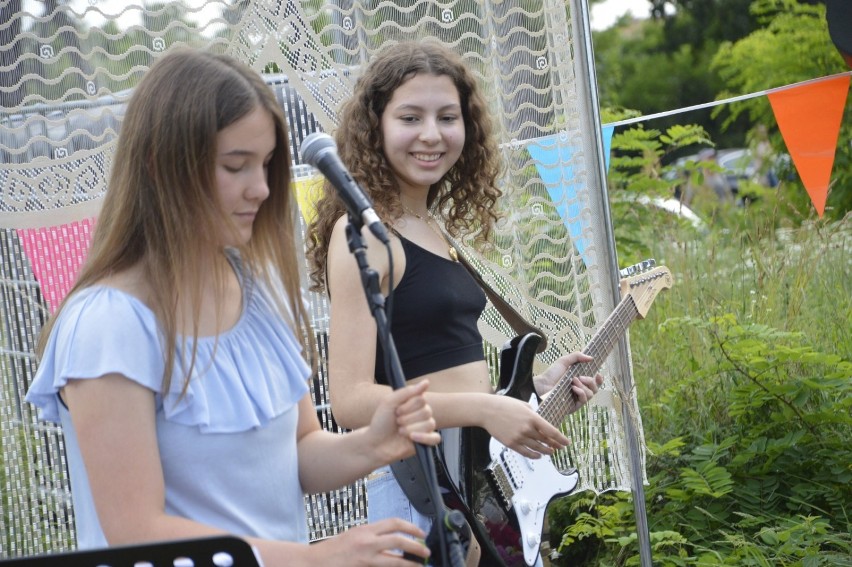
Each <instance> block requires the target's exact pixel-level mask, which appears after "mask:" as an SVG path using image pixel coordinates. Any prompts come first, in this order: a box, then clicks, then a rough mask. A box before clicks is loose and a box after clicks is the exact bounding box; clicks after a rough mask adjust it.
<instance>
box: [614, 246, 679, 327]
mask: <svg viewBox="0 0 852 567" xmlns="http://www.w3.org/2000/svg"><path fill="white" fill-rule="evenodd" d="M655 264H656V262H655V261H654V260H645V261H643V262H640V263H638V264H634V265H633V266H629V267H627V268H624V269H623V270H620V271H619V274H620V275H621V276H622V280H621V296H622V298H626V297H627V296H628V295H629V296H631V297H632V298H633V302H634V303H635V304H636V310H637V311H638V312H639V317H640V318H644V317H645V315H646V314H647V313H648V309H650V308H651V304H652V303H654V300H655V299H656V298H657V294H659V293H660V291H662V290H664V289H669V288H670V287H672V273H671V272H670V271H669V269H668V268H666V267H665V266H656V265H655Z"/></svg>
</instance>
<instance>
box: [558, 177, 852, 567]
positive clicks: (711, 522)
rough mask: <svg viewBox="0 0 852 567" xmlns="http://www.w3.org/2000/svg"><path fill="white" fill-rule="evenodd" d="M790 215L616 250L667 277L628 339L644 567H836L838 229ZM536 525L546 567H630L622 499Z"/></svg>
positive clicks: (844, 238) (849, 389)
mask: <svg viewBox="0 0 852 567" xmlns="http://www.w3.org/2000/svg"><path fill="white" fill-rule="evenodd" d="M613 164H614V165H615V164H616V162H613ZM636 171H639V169H637V170H636ZM616 178H618V177H617V176H616ZM621 179H622V180H624V186H623V187H622V188H626V187H629V183H630V175H629V174H628V175H625V176H623V177H621ZM618 190H619V189H618V188H616V189H615V192H616V193H617V191H618ZM613 200H614V201H615V202H618V201H620V200H622V199H620V196H619V195H618V194H615V195H614V196H613ZM792 210H793V208H789V207H787V206H786V204H785V203H784V202H783V198H782V197H781V196H780V194H779V195H770V196H768V197H767V198H763V199H760V200H758V201H757V202H756V203H754V204H752V205H750V206H747V207H738V208H731V209H728V210H719V211H717V213H718V214H717V215H716V216H714V217H712V219H711V222H709V223H707V225H706V227H705V228H704V230H703V231H695V230H693V229H691V228H688V227H684V226H682V225H681V224H679V223H673V222H666V223H656V224H655V226H654V230H653V231H652V230H638V229H637V230H634V231H633V232H632V234H634V235H638V236H637V237H636V238H634V239H626V240H617V242H618V243H619V245H621V243H622V242H626V244H627V246H626V247H625V248H626V249H620V250H619V256H620V258H622V262H621V263H622V264H625V265H626V264H628V263H630V261H632V260H633V259H634V258H636V257H639V256H640V255H646V257H654V258H656V259H657V261H658V263H659V264H663V265H666V266H668V267H669V269H670V270H671V271H672V273H673V275H674V277H675V284H674V286H673V287H672V288H671V289H670V290H668V291H667V292H666V293H665V294H660V296H659V297H658V298H657V299H656V301H655V304H654V305H653V306H652V308H651V310H650V311H649V313H648V317H647V319H646V320H644V321H641V322H639V323H637V324H636V325H634V327H633V328H632V329H631V334H630V342H631V352H632V359H633V368H634V379H635V381H636V385H637V391H638V396H639V404H640V410H641V414H642V421H643V426H644V433H645V440H646V442H647V446H648V459H647V473H648V480H649V482H648V484H647V485H646V486H645V487H644V490H645V499H646V502H645V505H646V509H647V516H648V524H649V531H650V536H651V545H652V556H653V560H654V565H657V566H669V565H671V566H675V565H766V566H776V565H784V566H806V567H808V566H821V565H825V566H828V565H832V566H834V565H852V536H850V527H852V526H850V518H849V515H850V504H852V489H850V487H852V449H850V442H849V440H850V438H852V360H850V353H852V333H850V328H852V282H850V278H849V274H850V273H852V271H850V267H852V257H850V248H852V215H847V216H846V217H845V218H843V219H841V220H839V221H825V220H819V219H815V218H811V219H796V222H789V219H790V214H791V212H790V211H792ZM622 218H623V219H624V220H625V222H626V223H628V224H629V223H631V222H632V223H634V224H635V226H640V225H642V224H643V219H644V218H646V217H645V213H644V212H643V211H642V210H634V211H633V213H632V216H625V217H622ZM793 226H795V227H796V228H791V227H793ZM616 230H617V233H616V234H618V230H619V227H616ZM621 230H622V231H625V230H629V227H625V226H622V227H621ZM623 258H630V260H629V261H626V260H623ZM549 520H550V526H551V533H552V534H554V537H557V540H556V541H554V542H553V544H554V545H553V547H554V548H556V549H558V551H559V553H560V557H559V558H557V559H555V560H554V562H553V563H554V565H600V566H604V565H606V566H613V565H616V566H618V565H638V564H639V553H638V543H637V537H636V521H635V517H634V508H633V503H632V501H631V495H630V494H625V493H605V494H601V495H597V496H595V495H591V494H588V493H584V494H577V495H572V496H570V497H567V498H564V499H561V500H559V501H557V502H554V503H553V504H552V505H551V506H550V509H549ZM558 536H561V539H559V538H558Z"/></svg>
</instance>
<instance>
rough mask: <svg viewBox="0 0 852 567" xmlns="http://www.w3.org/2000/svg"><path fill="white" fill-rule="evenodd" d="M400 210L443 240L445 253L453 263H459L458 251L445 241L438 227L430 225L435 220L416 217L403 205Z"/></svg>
mask: <svg viewBox="0 0 852 567" xmlns="http://www.w3.org/2000/svg"><path fill="white" fill-rule="evenodd" d="M402 210H403V211H405V212H406V213H408V214H409V215H411V216H413V217H414V218H417V219H420V220H421V221H423V222H424V223H426V226H428V227H429V228H430V229H431V230H432V232H434V233H435V234H437V235H438V236H440V237H441V240H443V241H444V243H445V244H446V245H447V253H448V254H449V255H450V259H451V260H452V261H453V262H458V261H459V253H458V250H456V247H455V246H453V245H452V244H450V241H449V240H448V239H447V236H446V235H445V234H444V233H443V232H442V231H441V230H440V229H439V228H438V227H436V226H434V225H433V224H432V223H433V222H436V221H435V219H433V218H432V217H431V216H426V217H424V216H423V215H418V214H417V213H415V212H414V211H412V210H411V209H409V208H408V207H406V206H405V205H402Z"/></svg>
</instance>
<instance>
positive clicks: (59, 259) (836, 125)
mask: <svg viewBox="0 0 852 567" xmlns="http://www.w3.org/2000/svg"><path fill="white" fill-rule="evenodd" d="M850 75H852V71H850V72H846V73H840V74H837V75H831V76H828V77H822V78H819V79H813V80H810V81H805V82H802V83H796V84H792V85H788V86H784V87H778V88H775V89H769V90H766V91H761V92H758V93H751V94H748V95H742V96H739V97H734V98H729V99H725V100H718V101H714V102H711V103H706V104H702V105H697V106H691V107H688V108H681V109H677V110H671V111H667V112H664V113H659V114H651V115H646V116H640V117H637V118H631V119H628V120H623V121H620V122H611V123H607V124H604V125H603V126H602V138H603V145H604V155H605V156H606V160H605V161H606V166H607V168H608V167H609V154H610V152H611V142H612V135H613V132H614V130H615V128H616V127H618V126H624V125H627V124H632V123H637V122H642V121H647V120H652V119H654V118H659V117H662V116H668V115H671V114H677V113H682V112H687V111H689V110H696V109H698V108H706V107H709V106H715V105H719V104H726V103H730V102H735V101H738V100H744V99H746V98H753V97H757V96H767V97H768V98H769V102H770V104H771V106H772V110H773V112H774V114H775V119H776V120H777V121H778V127H779V129H780V131H781V135H782V136H783V138H784V142H785V144H786V145H787V149H788V151H789V153H790V156H791V158H792V160H793V163H794V165H795V166H796V169H797V171H798V173H799V176H800V177H801V179H802V183H803V184H804V186H805V189H806V190H807V192H808V195H809V196H810V198H811V201H812V203H813V205H814V207H815V208H816V211H817V213H818V214H819V216H820V217H822V216H823V213H824V210H825V201H826V197H827V195H828V187H829V184H830V178H831V170H832V167H833V165H834V156H835V149H836V146H837V139H838V135H839V132H840V124H841V121H842V118H843V110H844V108H845V105H846V98H847V95H848V92H849V84H850ZM527 150H528V151H529V153H530V156H531V157H532V158H533V160H535V162H536V168H537V170H538V172H539V175H540V176H541V179H542V181H543V182H544V184H545V186H546V187H547V188H548V191H549V192H550V194H551V198H552V199H553V202H554V203H555V204H556V205H557V210H558V212H559V215H560V216H561V217H562V218H563V219H569V218H575V217H577V216H578V214H579V210H578V207H579V206H580V205H579V204H578V202H577V201H576V198H577V195H578V192H579V191H581V190H582V188H581V187H579V186H578V185H577V184H576V183H572V184H569V185H566V181H565V180H566V179H568V180H570V179H574V178H575V177H574V175H573V172H572V171H570V169H571V165H570V164H571V156H570V153H571V151H570V149H569V148H568V146H567V145H566V144H564V143H561V142H560V138H559V135H558V134H556V135H552V136H547V137H544V138H539V139H536V140H530V141H529V142H528V143H527ZM316 181H317V180H316V179H305V180H297V181H296V194H297V196H298V199H299V204H300V206H301V207H302V210H303V214H306V215H307V216H310V213H311V212H312V210H313V207H312V202H313V200H314V197H312V196H311V195H313V194H314V193H315V192H316V191H317V190H318V187H317V183H316ZM94 221H95V219H94V218H90V219H83V220H81V221H77V222H71V223H67V224H62V225H60V226H52V227H47V228H30V229H19V230H18V236H19V239H20V242H21V246H22V247H23V249H24V252H25V253H26V255H27V257H29V259H30V262H31V265H32V268H33V272H34V275H35V276H36V279H38V281H39V282H40V284H41V288H42V292H43V294H44V298H45V300H46V302H47V305H48V308H49V310H50V311H51V312H53V311H55V309H56V308H57V306H58V305H59V303H60V302H61V300H62V298H63V297H64V296H65V294H66V293H67V292H68V290H69V289H70V288H71V285H72V284H73V281H74V278H75V276H76V273H77V271H78V269H79V267H80V266H81V265H82V263H83V261H84V259H85V256H86V253H87V251H88V246H89V243H90V240H91V234H92V232H93V230H94ZM569 229H570V231H571V238H572V240H573V241H574V244H575V245H576V246H577V248H578V250H579V252H580V253H581V254H582V253H583V249H584V247H585V244H586V243H585V240H584V238H583V234H582V232H583V226H582V223H570V226H569Z"/></svg>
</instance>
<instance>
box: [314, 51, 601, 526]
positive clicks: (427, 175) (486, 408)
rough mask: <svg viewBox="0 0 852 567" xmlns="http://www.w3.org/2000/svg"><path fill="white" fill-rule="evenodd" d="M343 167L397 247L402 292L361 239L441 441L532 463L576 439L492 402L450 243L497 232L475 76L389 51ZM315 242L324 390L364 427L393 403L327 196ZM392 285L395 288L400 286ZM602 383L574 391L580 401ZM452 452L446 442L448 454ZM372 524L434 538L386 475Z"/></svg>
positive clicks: (366, 93)
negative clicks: (468, 439)
mask: <svg viewBox="0 0 852 567" xmlns="http://www.w3.org/2000/svg"><path fill="white" fill-rule="evenodd" d="M335 138H336V141H337V145H338V148H339V154H340V158H341V160H342V161H343V163H344V164H345V165H346V166H347V168H348V169H349V171H350V172H351V174H352V176H353V177H354V178H355V180H356V181H357V182H358V183H359V184H360V185H361V187H363V188H364V190H365V191H366V192H367V193H368V194H369V196H370V197H371V199H372V200H373V202H374V208H375V210H376V212H377V213H378V215H379V217H380V218H382V219H383V222H384V223H385V225H386V226H387V228H388V229H389V231H390V234H391V238H390V240H391V242H390V250H391V252H392V255H393V259H394V271H393V281H392V282H391V281H390V278H391V274H390V263H389V259H388V256H387V254H386V250H385V247H384V246H383V245H382V244H381V243H380V242H379V241H378V239H376V238H375V237H374V236H373V235H372V234H371V233H369V231H366V230H365V231H363V236H364V239H365V242H366V244H367V259H368V263H369V265H370V267H371V268H373V269H374V270H376V271H377V272H378V275H379V279H380V283H381V289H382V292H383V293H384V294H386V295H387V294H388V293H389V290H390V289H391V287H392V288H393V294H394V299H393V313H392V316H391V321H390V324H391V332H392V335H393V339H394V342H395V346H396V349H397V351H398V355H399V358H400V362H401V365H402V369H403V373H404V375H405V378H406V380H407V381H408V382H409V383H416V382H419V381H421V380H424V379H428V381H429V390H428V391H427V393H426V399H427V400H428V401H429V404H430V406H431V407H432V410H433V412H434V417H435V420H436V422H437V426H438V427H439V428H442V429H445V430H446V429H447V428H458V427H469V426H478V427H482V428H485V429H486V430H488V432H489V433H490V434H491V435H492V436H493V437H496V438H497V439H498V440H500V441H501V442H502V443H503V444H505V445H506V446H508V447H510V448H511V449H513V450H515V451H517V452H519V453H521V454H522V455H524V456H526V457H530V458H537V457H540V456H541V455H542V454H548V455H549V454H552V453H553V451H554V450H556V449H559V448H562V447H565V445H566V444H567V443H568V439H567V438H566V437H565V436H564V435H563V434H562V433H561V432H560V431H559V429H557V428H556V427H554V426H552V425H551V424H549V423H548V422H547V421H546V420H545V419H543V418H542V417H541V416H539V415H538V414H536V412H535V411H534V410H533V409H532V408H531V407H530V406H529V405H528V404H526V403H524V402H521V401H520V400H517V399H514V398H511V397H509V396H495V395H492V394H493V388H492V384H491V381H490V379H489V374H488V368H487V366H486V361H485V357H484V353H483V343H482V337H481V335H480V334H479V331H478V329H477V320H478V318H479V316H480V314H481V313H482V310H483V309H484V308H485V302H486V298H485V295H484V293H483V291H482V290H481V289H480V287H479V286H478V285H477V284H476V282H475V281H474V279H473V278H472V277H471V275H470V274H469V273H468V272H467V270H466V268H465V267H464V266H463V265H462V264H461V263H459V262H458V260H457V252H456V250H455V249H453V248H452V246H451V245H449V243H448V241H447V239H446V238H445V236H444V233H443V231H446V232H447V233H449V234H450V235H452V236H454V237H462V238H465V237H471V238H472V240H473V241H474V243H476V245H482V244H485V243H486V242H487V240H488V237H489V235H490V234H491V231H492V228H493V226H494V223H495V221H496V220H497V218H498V215H497V212H496V209H495V205H496V203H497V200H498V199H499V197H500V195H501V192H500V189H499V188H498V178H499V176H500V173H501V169H502V166H501V162H500V157H499V154H498V149H497V145H496V142H495V140H494V138H493V136H492V126H491V121H490V119H489V117H488V110H487V106H486V102H485V100H484V98H483V96H482V95H481V93H480V89H479V86H478V84H477V81H476V79H475V77H474V76H473V74H472V73H471V72H470V71H469V70H468V69H467V68H466V67H465V65H464V63H463V62H462V60H461V58H460V57H459V56H458V55H457V54H456V53H454V52H453V51H452V50H451V49H449V48H447V47H445V46H443V45H441V44H439V43H437V42H433V41H428V40H427V41H423V42H405V43H400V44H395V45H392V46H390V47H388V48H386V49H385V50H384V51H382V52H381V53H380V54H379V55H378V56H377V57H376V58H375V59H374V60H373V61H371V63H370V64H369V66H368V67H367V68H366V69H365V70H364V72H363V74H362V76H361V77H360V78H359V79H358V81H357V83H356V85H355V92H354V94H353V96H352V97H351V99H350V100H348V101H347V102H346V103H345V104H344V105H343V107H342V109H341V112H340V125H339V127H338V129H337V131H336V132H335ZM325 188H326V190H325V194H324V195H323V198H322V199H321V200H320V202H319V203H318V209H317V213H318V214H317V218H316V221H315V222H314V223H313V224H312V225H311V227H310V229H309V237H308V246H309V257H310V260H311V262H312V268H311V278H312V280H313V283H314V288H315V289H316V290H325V291H326V292H328V294H329V297H330V300H331V321H330V325H331V326H330V330H329V358H328V363H329V381H330V387H329V388H330V395H331V406H332V412H333V414H334V417H335V419H336V420H337V422H338V423H339V424H340V425H342V426H344V427H348V428H354V427H360V426H363V425H365V424H366V423H369V421H370V419H371V417H372V415H373V412H374V411H375V410H376V409H377V408H378V407H379V404H380V403H381V401H382V400H383V399H385V398H386V397H387V396H388V395H390V393H391V387H390V381H389V379H388V376H387V374H386V370H385V368H384V364H383V361H384V353H383V349H382V346H381V344H380V343H379V341H378V340H377V334H376V333H377V330H376V324H375V321H374V319H373V317H372V315H371V313H370V311H369V308H368V305H367V302H366V301H365V298H364V291H363V289H362V286H361V278H360V275H359V271H358V266H357V264H356V262H355V259H354V258H353V256H352V255H351V254H350V252H349V248H348V243H347V238H346V235H345V229H346V225H347V222H348V220H347V216H346V214H345V213H346V209H345V207H344V204H343V202H342V201H341V200H340V198H339V197H338V196H337V194H336V192H335V191H334V190H333V188H332V187H330V186H329V184H328V183H326V186H325ZM391 284H392V286H391ZM588 360H590V358H589V357H587V356H585V355H582V354H580V353H573V354H570V355H567V356H564V357H562V358H561V359H559V361H557V362H556V363H555V364H554V365H553V366H551V368H550V369H548V370H547V372H545V373H544V374H543V375H541V376H537V377H536V378H535V382H536V386H537V390H538V391H539V393H540V394H543V393H545V392H546V391H548V390H549V389H550V388H552V386H553V385H554V384H555V382H556V381H557V380H558V379H559V378H560V377H561V376H563V375H564V374H565V372H566V371H567V367H568V366H570V365H571V364H573V363H575V362H584V361H588ZM601 381H602V377H601V376H600V375H598V376H595V377H582V378H581V379H578V380H577V382H576V384H575V385H574V390H575V391H576V392H577V395H578V397H579V399H580V400H582V401H586V400H588V399H589V398H591V396H592V395H594V393H595V392H596V391H597V388H598V385H599V384H600V383H601ZM445 443H446V441H445ZM367 490H368V518H369V520H370V521H371V522H372V521H377V520H379V519H381V518H387V517H393V516H396V517H402V518H405V519H409V520H410V521H413V522H414V523H415V524H417V525H420V526H421V527H423V529H424V530H428V528H429V526H430V523H431V519H430V518H429V517H428V516H427V515H423V514H421V513H419V512H418V511H417V510H416V509H413V508H412V505H411V503H410V502H409V500H408V499H407V498H406V497H405V495H404V493H403V492H402V489H401V487H400V486H399V484H398V483H397V482H396V479H395V478H394V476H393V475H392V474H391V473H390V471H389V469H388V467H385V468H382V469H379V470H378V471H375V472H374V473H373V474H372V475H370V477H369V478H368V481H367Z"/></svg>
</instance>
